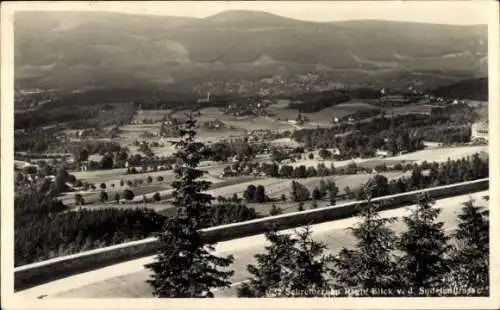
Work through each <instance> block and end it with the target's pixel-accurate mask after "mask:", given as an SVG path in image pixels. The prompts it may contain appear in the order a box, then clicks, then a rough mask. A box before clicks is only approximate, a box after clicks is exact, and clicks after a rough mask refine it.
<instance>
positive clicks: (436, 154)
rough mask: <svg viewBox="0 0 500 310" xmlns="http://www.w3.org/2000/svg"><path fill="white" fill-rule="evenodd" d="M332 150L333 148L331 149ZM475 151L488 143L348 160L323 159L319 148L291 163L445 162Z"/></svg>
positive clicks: (372, 163) (485, 150)
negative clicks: (312, 156)
mask: <svg viewBox="0 0 500 310" xmlns="http://www.w3.org/2000/svg"><path fill="white" fill-rule="evenodd" d="M329 150H330V151H331V150H332V149H329ZM310 153H312V154H314V159H309V157H308V156H309V154H310ZM475 153H488V146H487V145H479V146H457V147H437V146H432V147H430V148H427V149H423V150H419V151H416V152H412V153H407V154H403V155H397V156H393V157H386V158H378V157H371V158H353V159H347V160H322V159H320V158H321V157H320V156H319V150H315V151H313V152H306V153H305V158H306V159H300V160H297V161H296V162H294V163H290V164H289V165H291V166H293V167H298V166H301V165H304V166H306V167H310V166H313V167H316V166H317V165H318V164H319V163H323V164H324V165H325V166H326V167H330V165H331V164H333V165H334V166H335V167H342V166H346V165H348V164H350V163H352V162H355V163H357V164H359V165H362V166H368V167H375V166H376V165H378V164H382V163H384V162H385V163H386V165H388V166H390V165H396V164H398V163H401V164H405V163H408V162H410V163H420V162H423V161H427V162H434V161H436V162H443V161H446V160H448V158H450V159H460V158H463V157H467V156H472V155H473V154H475Z"/></svg>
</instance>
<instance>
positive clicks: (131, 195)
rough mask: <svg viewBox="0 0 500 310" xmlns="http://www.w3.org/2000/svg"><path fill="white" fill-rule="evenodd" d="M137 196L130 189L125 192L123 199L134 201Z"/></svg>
mask: <svg viewBox="0 0 500 310" xmlns="http://www.w3.org/2000/svg"><path fill="white" fill-rule="evenodd" d="M134 197H135V195H134V192H133V191H131V190H129V189H126V190H124V191H123V198H125V199H126V200H129V201H130V200H132V199H134Z"/></svg>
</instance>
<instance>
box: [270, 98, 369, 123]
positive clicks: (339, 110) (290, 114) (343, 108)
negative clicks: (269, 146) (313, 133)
mask: <svg viewBox="0 0 500 310" xmlns="http://www.w3.org/2000/svg"><path fill="white" fill-rule="evenodd" d="M288 102H289V101H288V100H279V102H278V103H276V104H272V105H270V106H269V107H268V108H267V109H266V110H267V111H268V112H269V113H271V114H272V115H273V116H272V117H273V118H275V119H278V118H279V119H281V120H287V119H295V118H296V117H297V115H298V111H297V110H295V109H287V108H286V107H287V106H288ZM373 109H376V107H375V106H373V105H371V104H368V103H364V102H359V101H353V102H346V103H341V104H338V105H334V106H331V107H328V108H325V109H322V110H321V111H318V112H315V113H303V115H304V116H306V117H307V118H308V119H309V123H306V124H304V125H302V126H303V127H312V128H315V127H316V126H318V125H319V126H322V125H323V126H325V125H329V124H331V122H332V120H333V119H334V118H335V117H337V118H342V117H346V116H349V115H351V114H354V113H356V112H359V111H368V110H373Z"/></svg>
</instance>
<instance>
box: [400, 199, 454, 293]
mask: <svg viewBox="0 0 500 310" xmlns="http://www.w3.org/2000/svg"><path fill="white" fill-rule="evenodd" d="M440 212H441V210H440V209H439V208H435V207H434V201H433V200H432V199H431V198H430V197H429V196H426V195H422V196H420V197H419V198H418V200H417V205H416V207H415V209H414V210H413V211H412V213H411V214H410V215H409V216H405V217H404V218H403V220H404V222H405V224H406V226H407V230H406V231H405V232H403V233H402V234H401V237H400V241H399V244H398V249H399V250H400V251H402V252H403V256H402V257H401V258H400V260H399V266H400V267H401V274H402V275H404V279H405V282H406V283H405V285H406V287H408V288H412V289H413V291H416V290H419V289H422V288H432V287H441V286H442V285H444V284H445V282H446V277H447V275H448V272H449V271H450V269H449V261H448V258H447V256H448V254H449V250H450V245H449V244H448V241H449V239H450V238H449V236H447V235H446V233H445V231H444V228H443V225H444V223H443V222H440V221H438V220H437V218H438V216H439V213H440Z"/></svg>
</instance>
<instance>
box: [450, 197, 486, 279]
mask: <svg viewBox="0 0 500 310" xmlns="http://www.w3.org/2000/svg"><path fill="white" fill-rule="evenodd" d="M463 205H464V207H463V208H462V211H461V213H460V214H459V215H458V219H459V223H458V228H457V230H456V231H455V233H454V234H453V237H454V239H455V241H456V242H455V245H454V246H453V251H452V255H451V257H452V264H451V266H452V268H453V271H452V274H453V277H452V279H453V281H454V283H453V284H454V285H455V286H458V287H463V288H478V289H487V288H489V250H490V247H489V219H488V217H489V212H488V210H484V207H481V206H477V205H474V201H473V200H469V201H467V202H466V203H464V204H463Z"/></svg>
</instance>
